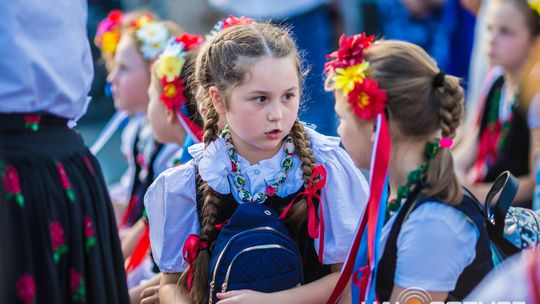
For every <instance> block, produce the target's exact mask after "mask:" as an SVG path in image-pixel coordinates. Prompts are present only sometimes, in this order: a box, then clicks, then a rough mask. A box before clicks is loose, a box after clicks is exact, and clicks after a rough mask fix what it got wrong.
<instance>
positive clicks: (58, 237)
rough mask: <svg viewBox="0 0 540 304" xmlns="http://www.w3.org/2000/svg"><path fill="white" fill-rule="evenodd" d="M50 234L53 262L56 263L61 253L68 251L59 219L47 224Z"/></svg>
mask: <svg viewBox="0 0 540 304" xmlns="http://www.w3.org/2000/svg"><path fill="white" fill-rule="evenodd" d="M49 229H50V234H51V246H52V249H53V258H54V262H55V263H58V262H59V261H60V258H61V257H62V255H63V254H65V253H66V252H67V251H68V246H67V245H66V239H65V235H64V228H63V227H62V224H61V223H60V222H59V221H54V222H52V223H50V224H49Z"/></svg>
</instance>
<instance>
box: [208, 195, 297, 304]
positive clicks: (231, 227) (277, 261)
mask: <svg viewBox="0 0 540 304" xmlns="http://www.w3.org/2000/svg"><path fill="white" fill-rule="evenodd" d="M278 217H279V216H278V215H277V214H276V212H275V211H274V210H273V209H271V208H269V207H268V206H266V205H264V204H255V203H243V204H240V205H238V207H237V208H236V210H235V211H234V214H233V215H232V217H231V218H230V220H229V222H228V223H227V224H226V225H225V226H223V229H222V230H221V232H220V233H219V235H218V237H217V240H216V242H215V245H214V248H213V250H212V255H211V257H210V264H209V268H208V269H209V271H210V273H209V277H208V284H209V291H210V292H209V296H208V300H209V303H215V302H217V298H216V294H217V293H218V292H226V291H229V290H239V289H251V290H256V291H260V292H275V291H280V290H286V289H290V288H293V287H295V286H300V285H302V284H303V283H304V274H303V270H302V258H301V256H300V253H299V251H298V247H297V245H296V243H295V242H294V241H293V240H292V239H291V237H290V236H289V231H288V230H287V228H286V227H285V226H284V225H283V224H282V223H281V221H280V220H279V218H278Z"/></svg>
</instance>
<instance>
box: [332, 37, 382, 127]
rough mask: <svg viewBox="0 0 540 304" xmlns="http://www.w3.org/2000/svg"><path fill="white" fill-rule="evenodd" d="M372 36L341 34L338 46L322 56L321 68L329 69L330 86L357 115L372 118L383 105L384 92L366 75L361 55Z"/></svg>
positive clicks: (366, 65)
mask: <svg viewBox="0 0 540 304" xmlns="http://www.w3.org/2000/svg"><path fill="white" fill-rule="evenodd" d="M374 39H375V37H374V36H366V34H365V33H363V34H361V35H354V36H351V37H349V38H346V37H345V35H341V38H340V39H339V49H338V50H337V51H335V52H332V53H330V54H329V55H327V56H326V58H328V59H329V61H328V62H327V63H326V64H325V67H324V72H325V73H326V74H329V73H331V72H332V73H333V75H332V76H331V77H332V78H331V80H332V81H333V88H334V89H338V90H341V91H342V92H343V93H344V94H345V95H346V96H347V101H348V102H349V104H350V105H351V106H352V108H353V111H354V113H355V114H356V116H358V117H359V118H360V119H363V120H374V119H375V118H376V117H377V115H378V114H380V113H382V112H383V111H384V109H385V107H386V100H387V95H386V92H385V91H384V90H382V89H380V88H379V85H378V83H377V81H375V80H374V79H371V78H369V76H368V69H369V62H368V61H366V60H365V58H364V50H365V49H367V48H368V47H369V46H371V45H372V43H373V40H374Z"/></svg>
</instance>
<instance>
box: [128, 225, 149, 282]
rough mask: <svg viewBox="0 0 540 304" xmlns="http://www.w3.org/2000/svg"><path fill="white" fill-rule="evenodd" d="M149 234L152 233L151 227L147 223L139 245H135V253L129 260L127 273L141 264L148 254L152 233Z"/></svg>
mask: <svg viewBox="0 0 540 304" xmlns="http://www.w3.org/2000/svg"><path fill="white" fill-rule="evenodd" d="M149 234H150V229H149V228H148V225H145V227H144V231H143V234H142V235H141V237H140V238H139V241H138V242H137V245H135V249H134V250H133V254H131V258H130V259H129V262H128V264H127V266H126V274H127V273H130V272H131V271H133V270H134V269H135V268H137V267H138V266H139V265H141V263H142V262H143V260H144V258H145V257H146V256H148V253H149V252H150V235H149Z"/></svg>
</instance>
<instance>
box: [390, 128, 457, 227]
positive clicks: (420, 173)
mask: <svg viewBox="0 0 540 304" xmlns="http://www.w3.org/2000/svg"><path fill="white" fill-rule="evenodd" d="M452 144H453V142H452V139H450V138H448V137H443V138H442V139H440V140H435V141H432V142H428V143H427V144H426V147H425V153H426V157H427V161H426V162H424V163H423V164H421V165H420V166H419V167H418V168H416V169H415V170H413V171H411V172H410V173H409V174H408V175H407V183H406V184H405V185H401V186H399V187H398V190H397V197H396V198H395V199H393V200H390V201H389V202H388V203H387V204H386V219H389V218H390V217H391V216H392V215H393V214H394V213H395V212H397V211H398V210H399V207H401V203H402V202H403V199H405V198H407V196H408V195H409V194H410V193H411V191H412V189H414V187H415V186H416V185H417V184H418V183H419V182H421V181H424V180H425V178H426V172H427V170H428V169H429V161H430V160H431V159H433V158H434V157H435V155H437V153H438V152H439V150H440V149H441V148H442V149H448V148H450V147H451V146H452Z"/></svg>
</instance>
